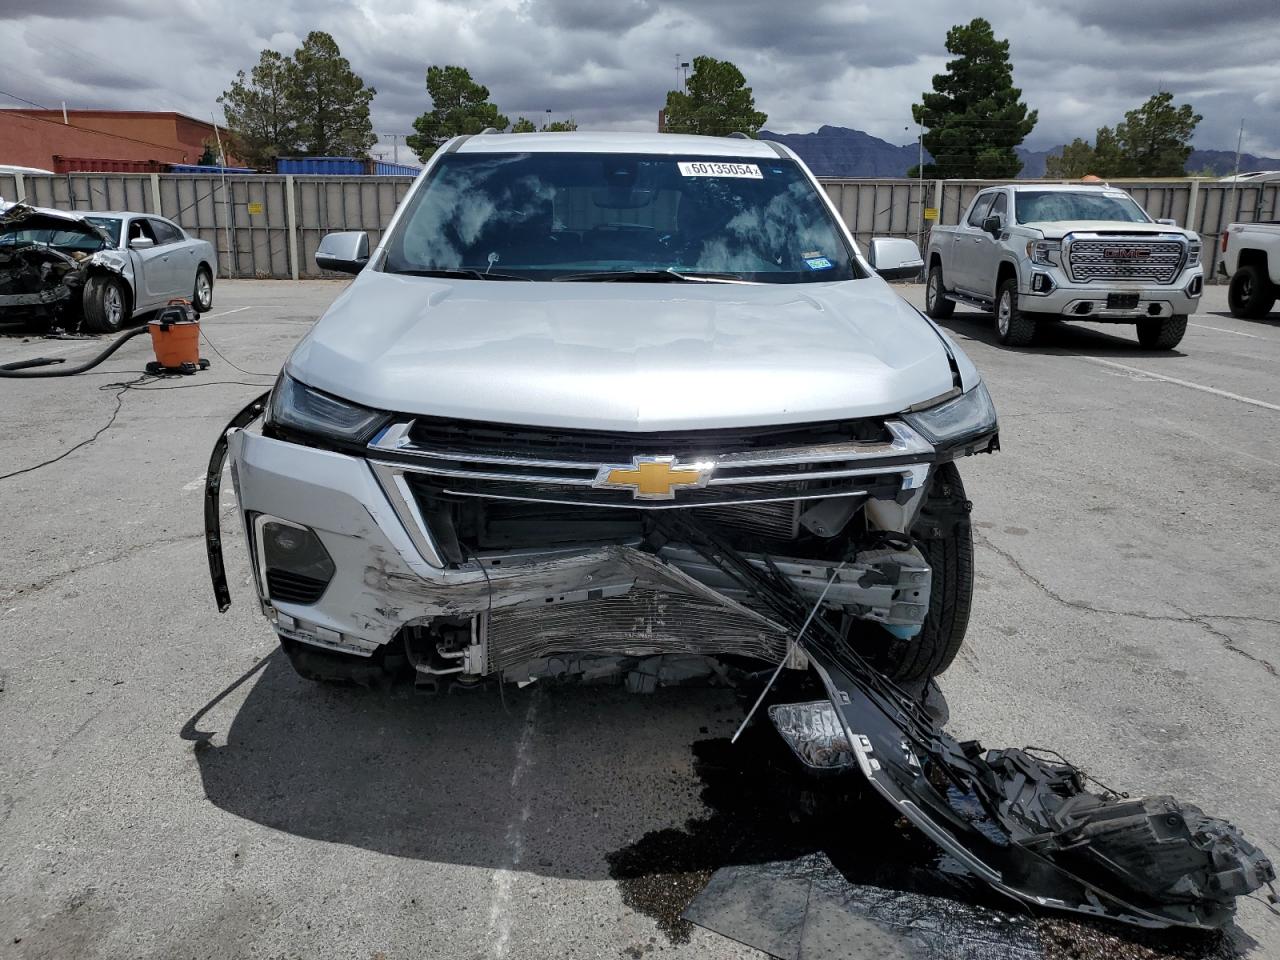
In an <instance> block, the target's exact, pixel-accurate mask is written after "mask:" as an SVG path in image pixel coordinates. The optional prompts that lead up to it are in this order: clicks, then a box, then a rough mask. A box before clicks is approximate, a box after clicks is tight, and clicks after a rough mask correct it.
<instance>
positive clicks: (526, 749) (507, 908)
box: [489, 690, 540, 958]
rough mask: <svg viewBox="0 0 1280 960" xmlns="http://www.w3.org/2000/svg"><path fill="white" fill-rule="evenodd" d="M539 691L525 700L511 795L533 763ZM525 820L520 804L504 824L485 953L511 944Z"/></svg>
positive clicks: (498, 953)
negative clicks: (503, 855) (502, 863)
mask: <svg viewBox="0 0 1280 960" xmlns="http://www.w3.org/2000/svg"><path fill="white" fill-rule="evenodd" d="M539 699H540V697H539V691H536V690H535V691H534V694H533V697H532V698H531V699H530V700H529V712H528V713H526V714H525V718H524V731H523V732H522V733H521V734H520V743H519V745H518V746H517V747H516V763H515V767H514V768H513V769H512V771H511V793H512V796H513V798H514V796H515V793H516V789H517V787H519V785H520V780H521V779H522V778H523V777H524V774H525V771H527V770H528V769H529V767H530V766H532V764H533V731H534V722H535V721H536V720H537V717H538V700H539ZM528 822H529V805H528V804H527V803H524V804H521V806H520V812H519V813H518V814H517V815H516V816H514V817H512V819H511V821H510V822H509V823H508V824H507V833H506V839H507V847H508V848H509V850H510V860H511V866H510V867H509V868H506V869H503V870H495V871H494V873H493V895H492V896H491V897H490V898H489V956H491V957H494V958H500V957H505V956H506V955H507V950H508V948H509V947H510V944H511V925H512V917H511V896H512V891H513V889H514V887H515V882H516V871H517V868H518V867H519V866H520V861H521V859H522V858H523V857H524V828H525V824H526V823H528Z"/></svg>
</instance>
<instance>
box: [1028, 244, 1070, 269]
mask: <svg viewBox="0 0 1280 960" xmlns="http://www.w3.org/2000/svg"><path fill="white" fill-rule="evenodd" d="M1061 253H1062V243H1061V241H1059V240H1030V241H1028V242H1027V256H1028V257H1030V258H1031V262H1032V263H1044V264H1052V265H1054V266H1057V265H1058V264H1059V263H1060V262H1061V261H1060V259H1059V258H1060V255H1061Z"/></svg>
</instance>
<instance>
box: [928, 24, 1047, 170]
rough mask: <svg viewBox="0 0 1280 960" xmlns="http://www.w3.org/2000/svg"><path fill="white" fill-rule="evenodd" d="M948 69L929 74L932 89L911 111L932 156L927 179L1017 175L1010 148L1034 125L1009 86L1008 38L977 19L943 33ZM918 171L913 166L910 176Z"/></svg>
mask: <svg viewBox="0 0 1280 960" xmlns="http://www.w3.org/2000/svg"><path fill="white" fill-rule="evenodd" d="M947 52H948V53H951V54H954V55H955V59H954V60H949V61H948V62H947V72H946V73H939V74H936V75H935V76H934V78H933V92H932V93H924V94H922V95H921V97H920V99H921V102H920V103H917V104H914V105H913V106H912V107H911V115H912V117H913V118H914V119H915V121H916V122H917V123H921V124H923V125H924V127H925V128H926V132H925V134H924V148H925V149H926V150H927V151H929V154H930V156H932V157H933V160H932V162H930V163H926V164H925V166H924V175H925V176H926V177H981V178H984V179H1004V178H1007V177H1015V176H1017V175H1018V171H1019V170H1021V169H1022V161H1021V160H1019V159H1018V155H1017V153H1016V152H1015V151H1014V147H1016V146H1018V144H1020V143H1022V141H1023V140H1025V139H1026V137H1027V134H1029V133H1030V132H1031V130H1032V128H1033V127H1035V125H1036V111H1034V110H1028V109H1027V105H1026V104H1025V103H1023V102H1022V101H1021V100H1020V99H1019V97H1021V96H1022V91H1021V90H1020V89H1018V88H1017V87H1015V86H1014V85H1013V66H1012V65H1011V64H1010V62H1009V41H1008V40H997V39H996V36H995V34H994V33H993V32H992V30H991V24H990V23H988V22H987V21H986V20H984V19H982V18H981V17H978V18H976V19H974V20H972V21H970V22H969V24H968V25H966V26H954V27H952V28H951V29H950V30H948V31H947ZM917 175H919V171H918V170H917V169H916V168H914V167H913V168H912V169H911V171H910V172H909V173H908V176H911V177H915V176H917Z"/></svg>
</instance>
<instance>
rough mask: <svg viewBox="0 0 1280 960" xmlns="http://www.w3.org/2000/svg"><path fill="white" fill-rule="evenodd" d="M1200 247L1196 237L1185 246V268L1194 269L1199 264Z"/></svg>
mask: <svg viewBox="0 0 1280 960" xmlns="http://www.w3.org/2000/svg"><path fill="white" fill-rule="evenodd" d="M1200 246H1201V245H1200V239H1199V238H1198V237H1197V238H1196V239H1195V240H1192V241H1191V242H1190V243H1189V244H1187V266H1189V267H1194V266H1195V265H1196V264H1197V263H1199V262H1200Z"/></svg>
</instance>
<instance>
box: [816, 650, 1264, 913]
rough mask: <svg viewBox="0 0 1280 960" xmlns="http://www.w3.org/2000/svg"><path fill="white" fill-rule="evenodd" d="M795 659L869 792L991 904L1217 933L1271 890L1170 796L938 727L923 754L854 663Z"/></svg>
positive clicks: (1255, 855) (1227, 827)
mask: <svg viewBox="0 0 1280 960" xmlns="http://www.w3.org/2000/svg"><path fill="white" fill-rule="evenodd" d="M806 652H807V653H808V655H809V657H810V661H811V663H812V664H813V666H814V669H815V670H816V671H817V673H818V675H819V677H820V678H821V679H822V682H823V684H824V685H825V686H826V689H827V693H828V695H829V696H830V698H831V703H832V706H834V708H835V710H836V713H837V715H838V716H839V718H840V722H841V724H842V725H843V727H844V733H845V736H846V737H847V739H848V742H849V744H850V745H851V746H852V748H853V753H854V755H855V757H856V759H857V763H858V767H859V768H860V769H861V771H862V773H863V774H864V775H865V776H866V778H867V779H868V780H869V781H870V782H871V784H872V786H873V787H875V789H876V791H877V792H879V793H880V794H881V795H882V796H883V797H884V798H885V799H886V800H888V801H889V802H890V803H891V804H893V805H894V807H895V808H896V809H897V810H899V811H900V812H901V813H902V815H903V816H905V817H906V818H907V819H908V820H910V821H911V823H912V824H914V825H915V826H916V827H917V828H919V829H920V830H921V831H922V832H923V833H924V834H925V835H926V836H928V837H929V838H930V839H931V840H933V841H934V842H935V843H936V844H938V846H939V847H940V848H941V849H942V850H943V851H944V852H946V853H949V854H951V855H952V856H953V857H955V858H956V860H958V861H959V862H960V863H961V864H963V865H964V866H965V868H966V869H968V870H969V871H970V872H971V873H973V874H974V875H975V876H977V877H979V878H981V879H983V880H985V881H986V882H987V883H989V884H990V885H991V886H992V887H993V888H995V889H996V890H999V891H1001V892H1002V893H1005V894H1007V895H1009V896H1011V897H1013V898H1015V899H1018V900H1022V901H1026V902H1029V903H1033V904H1036V905H1038V906H1042V907H1048V908H1052V909H1057V910H1068V911H1073V912H1076V913H1084V914H1088V915H1091V916H1096V917H1105V918H1109V919H1112V920H1120V921H1123V922H1126V923H1132V924H1137V925H1140V926H1147V927H1166V926H1185V927H1197V928H1203V929H1214V928H1218V927H1221V926H1223V925H1225V924H1226V923H1227V922H1228V921H1229V920H1230V919H1231V916H1232V915H1233V914H1234V912H1235V898H1236V897H1237V896H1244V895H1247V894H1249V893H1252V892H1253V891H1254V890H1257V889H1258V888H1260V887H1262V886H1263V885H1266V884H1269V883H1271V882H1272V881H1274V880H1275V870H1274V868H1273V866H1272V864H1271V863H1270V861H1269V860H1268V859H1267V858H1266V857H1265V856H1264V855H1263V854H1262V852H1261V851H1260V850H1258V849H1257V848H1256V847H1255V846H1253V845H1252V844H1251V843H1249V841H1248V840H1246V839H1245V838H1244V837H1243V836H1242V835H1241V834H1240V832H1239V831H1238V830H1237V829H1236V828H1235V827H1234V826H1232V825H1231V824H1229V823H1227V822H1226V821H1223V820H1219V819H1216V818H1213V817H1209V816H1206V815H1205V814H1204V813H1202V812H1201V811H1200V810H1199V808H1197V807H1194V806H1192V805H1190V804H1180V803H1178V802H1177V801H1176V800H1174V799H1173V798H1171V797H1152V798H1145V799H1140V800H1130V799H1129V798H1128V797H1121V796H1119V795H1115V794H1112V793H1110V792H1108V794H1107V795H1105V796H1099V795H1097V794H1094V793H1090V792H1088V791H1086V790H1085V789H1084V783H1083V780H1084V778H1083V776H1082V775H1081V774H1080V772H1079V771H1078V770H1077V769H1076V768H1074V767H1072V766H1071V765H1070V764H1067V763H1065V762H1064V763H1062V764H1054V763H1048V762H1046V761H1044V760H1042V759H1040V758H1038V757H1035V756H1033V755H1032V754H1031V753H1029V752H1027V751H1025V750H1002V751H992V752H990V753H987V752H985V751H984V750H983V748H982V747H981V745H979V744H978V743H976V742H969V743H964V744H961V743H959V742H957V741H956V740H955V739H953V738H952V737H950V736H949V735H948V734H946V733H945V732H944V731H942V730H941V729H936V728H935V729H934V731H933V736H932V741H933V742H932V745H931V746H930V748H929V749H928V750H927V751H926V750H921V749H920V746H919V744H916V745H914V746H913V745H912V743H911V740H912V739H914V738H915V737H914V736H912V735H909V734H908V730H909V729H910V721H909V720H908V719H907V717H906V716H905V715H904V713H903V705H899V704H894V703H893V702H892V701H891V700H890V699H889V698H888V697H885V696H883V695H882V694H881V693H880V692H879V691H878V690H876V689H874V688H870V689H869V688H868V685H867V684H866V683H865V681H862V680H860V679H859V678H858V677H857V676H856V674H857V672H859V671H862V670H863V669H865V668H864V667H862V665H861V664H858V663H856V662H844V661H845V658H844V657H843V656H840V655H839V653H838V652H837V651H834V650H832V649H831V648H829V647H828V646H827V645H826V644H811V645H808V646H807V649H806ZM1029 749H1030V748H1028V750H1029Z"/></svg>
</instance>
